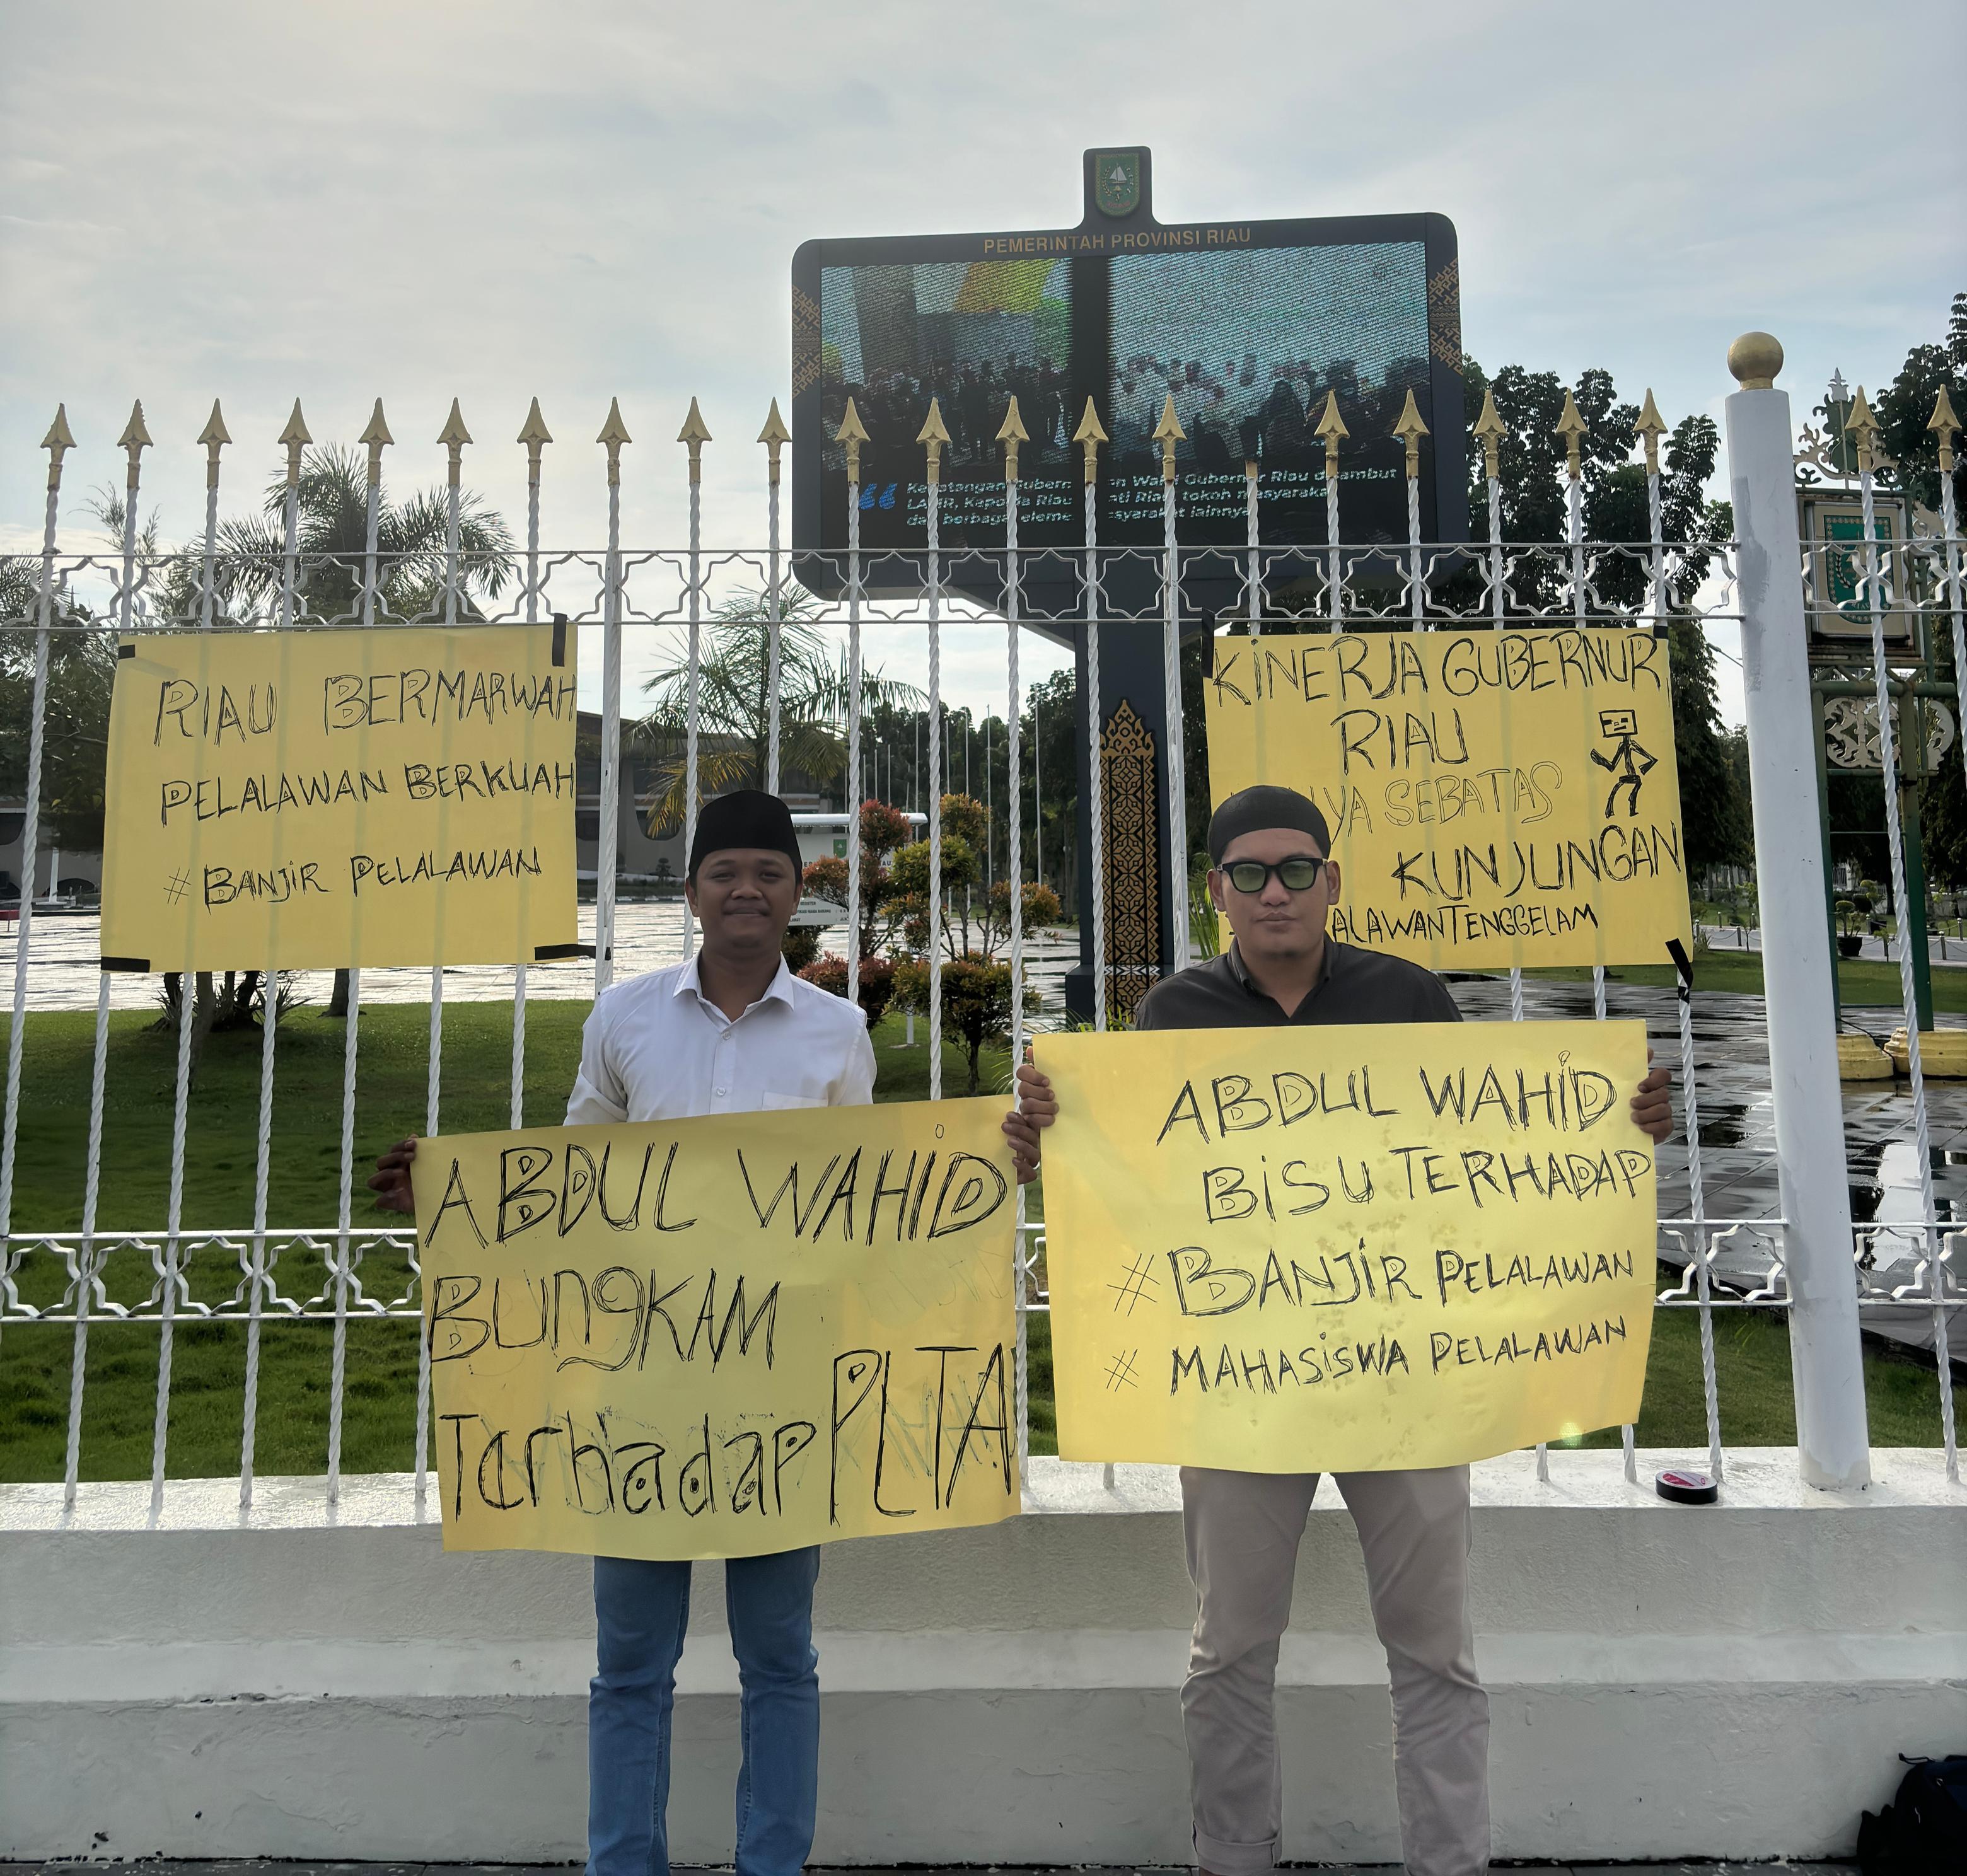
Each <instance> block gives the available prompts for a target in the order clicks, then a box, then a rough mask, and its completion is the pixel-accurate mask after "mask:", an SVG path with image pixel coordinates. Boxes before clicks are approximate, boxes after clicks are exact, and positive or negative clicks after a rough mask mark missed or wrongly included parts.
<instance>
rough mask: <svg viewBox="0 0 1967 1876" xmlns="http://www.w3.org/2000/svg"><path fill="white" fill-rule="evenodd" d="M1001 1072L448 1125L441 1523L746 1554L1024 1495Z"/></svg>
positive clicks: (437, 1394)
mask: <svg viewBox="0 0 1967 1876" xmlns="http://www.w3.org/2000/svg"><path fill="white" fill-rule="evenodd" d="M1001 1118H1002V1110H1001V1109H1000V1106H999V1105H998V1104H997V1103H994V1102H989V1101H942V1102H935V1103H929V1102H919V1103H893V1104H889V1103H882V1104H880V1105H877V1106H871V1107H834V1108H821V1109H808V1110H803V1111H801V1112H785V1111H783V1110H774V1111H772V1112H764V1113H753V1114H732V1115H719V1116H712V1117H709V1118H706V1119H696V1120H682V1121H674V1122H667V1123H665V1124H663V1125H625V1126H610V1127H566V1128H535V1129H531V1130H529V1131H528V1132H521V1133H502V1134H471V1135H458V1136H457V1137H456V1138H442V1137H439V1138H434V1139H431V1140H427V1141H425V1142H424V1143H423V1144H422V1146H421V1147H420V1148H418V1153H417V1158H416V1163H415V1190H416V1205H417V1219H418V1230H419V1233H420V1235H421V1238H422V1260H423V1272H424V1284H425V1296H424V1326H425V1334H426V1335H427V1336H428V1338H429V1343H430V1353H431V1381H432V1387H433V1393H434V1400H435V1416H436V1417H435V1421H434V1428H435V1431H434V1443H435V1445H436V1448H437V1457H438V1476H439V1477H440V1479H441V1482H442V1486H443V1493H444V1545H445V1547H446V1548H447V1549H454V1550H558V1551H577V1552H580V1553H583V1554H585V1553H592V1554H593V1555H599V1556H611V1557H656V1558H660V1557H733V1556H754V1555H764V1554H766V1553H768V1552H770V1551H781V1550H790V1549H793V1548H797V1547H799V1545H806V1544H819V1543H824V1542H827V1541H828V1540H830V1539H835V1538H842V1537H866V1536H869V1535H873V1534H874V1533H876V1532H883V1531H933V1530H945V1529H949V1528H951V1527H952V1526H959V1525H971V1524H988V1523H992V1522H995V1521H996V1519H1000V1518H1005V1517H1009V1516H1011V1515H1012V1514H1013V1513H1015V1512H1016V1510H1018V1504H1019V1480H1018V1461H1017V1448H1018V1438H1017V1425H1016V1391H1017V1390H1016V1372H1015V1370H1016V1358H1017V1321H1016V1305H1015V1301H1014V1298H1015V1289H1014V1278H1013V1261H1012V1249H1013V1231H1014V1229H1015V1220H1016V1198H1015V1196H1014V1195H1015V1192H1016V1187H1015V1186H1014V1184H1013V1170H1012V1165H1011V1158H1010V1154H1009V1148H1007V1147H1006V1144H1005V1141H1004V1138H1003V1135H1002V1134H1001V1133H1000V1132H999V1131H998V1124H999V1122H1000V1119H1001Z"/></svg>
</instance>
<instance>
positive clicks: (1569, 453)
mask: <svg viewBox="0 0 1967 1876" xmlns="http://www.w3.org/2000/svg"><path fill="white" fill-rule="evenodd" d="M1551 434H1552V435H1553V436H1560V437H1562V438H1563V439H1564V466H1565V473H1566V474H1568V476H1570V477H1571V480H1572V481H1573V482H1575V481H1576V480H1577V479H1578V477H1579V476H1581V475H1582V474H1583V473H1584V464H1583V463H1582V462H1581V460H1579V457H1578V450H1579V447H1580V446H1581V444H1583V442H1584V438H1585V434H1586V425H1585V421H1584V417H1583V416H1582V415H1581V413H1580V412H1579V411H1578V400H1577V399H1576V398H1575V397H1573V396H1571V392H1569V391H1568V389H1567V390H1566V391H1565V394H1564V408H1563V409H1562V411H1560V412H1558V418H1557V421H1556V422H1555V424H1553V425H1552V426H1551Z"/></svg>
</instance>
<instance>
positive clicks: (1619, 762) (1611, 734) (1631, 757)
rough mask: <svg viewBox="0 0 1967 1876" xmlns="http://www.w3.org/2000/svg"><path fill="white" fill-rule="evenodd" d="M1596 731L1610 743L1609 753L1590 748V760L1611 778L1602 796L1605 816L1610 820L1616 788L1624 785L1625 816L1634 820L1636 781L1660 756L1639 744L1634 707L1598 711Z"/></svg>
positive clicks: (1637, 791) (1657, 763)
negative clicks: (1629, 790)
mask: <svg viewBox="0 0 1967 1876" xmlns="http://www.w3.org/2000/svg"><path fill="white" fill-rule="evenodd" d="M1598 734H1599V735H1600V736H1601V737H1604V738H1609V739H1610V741H1611V744H1612V753H1611V754H1610V755H1601V754H1600V753H1599V752H1598V751H1597V750H1595V749H1594V750H1593V751H1591V760H1593V761H1594V762H1595V763H1597V765H1598V766H1599V767H1600V768H1601V769H1603V770H1605V771H1606V773H1607V774H1609V775H1610V777H1612V786H1611V789H1610V793H1608V794H1607V796H1606V797H1605V819H1607V820H1608V821H1609V820H1610V819H1611V818H1612V809H1613V806H1614V804H1615V803H1616V802H1617V800H1618V799H1619V790H1620V789H1622V788H1626V789H1631V790H1632V793H1630V794H1629V795H1628V796H1626V819H1627V820H1629V821H1630V820H1633V819H1636V818H1637V817H1638V815H1639V784H1640V783H1641V782H1642V781H1643V780H1645V779H1646V777H1647V776H1649V775H1650V774H1651V773H1652V771H1653V770H1655V768H1657V767H1659V757H1657V756H1655V755H1654V754H1652V752H1651V751H1649V750H1647V749H1646V748H1644V747H1642V746H1641V744H1640V742H1639V712H1637V711H1636V710H1600V712H1598Z"/></svg>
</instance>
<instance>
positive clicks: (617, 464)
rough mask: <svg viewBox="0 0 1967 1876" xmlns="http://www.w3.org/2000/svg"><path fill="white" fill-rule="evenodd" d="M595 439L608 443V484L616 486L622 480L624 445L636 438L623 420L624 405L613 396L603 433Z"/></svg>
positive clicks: (602, 429)
mask: <svg viewBox="0 0 1967 1876" xmlns="http://www.w3.org/2000/svg"><path fill="white" fill-rule="evenodd" d="M594 440H595V441H596V443H602V444H606V445H607V447H608V486H609V488H611V489H612V488H615V487H617V486H619V484H620V483H621V480H622V444H625V443H632V442H634V441H635V438H633V437H631V436H630V435H629V434H628V425H626V424H625V423H624V422H623V421H622V406H621V404H620V402H619V400H617V399H614V398H612V397H611V398H610V399H609V400H608V415H607V418H606V421H604V422H603V423H602V426H601V434H599V436H597V437H596V438H595V439H594Z"/></svg>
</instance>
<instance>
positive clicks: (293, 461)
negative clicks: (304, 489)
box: [276, 398, 314, 489]
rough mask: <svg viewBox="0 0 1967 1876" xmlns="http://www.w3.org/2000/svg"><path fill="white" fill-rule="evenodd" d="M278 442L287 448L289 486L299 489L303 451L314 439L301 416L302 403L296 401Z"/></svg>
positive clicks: (298, 400)
mask: <svg viewBox="0 0 1967 1876" xmlns="http://www.w3.org/2000/svg"><path fill="white" fill-rule="evenodd" d="M276 440H277V441H279V442H282V443H284V444H286V446H287V486H288V487H289V489H295V488H298V487H299V486H300V479H301V451H302V449H303V448H304V447H305V446H306V445H307V444H310V443H312V441H314V438H312V437H311V436H309V435H308V427H307V419H306V418H305V417H303V416H302V415H301V401H300V399H299V398H296V399H294V408H293V410H292V414H291V415H289V417H288V418H287V427H286V429H284V430H283V431H281V432H280V434H279V438H277V439H276Z"/></svg>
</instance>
